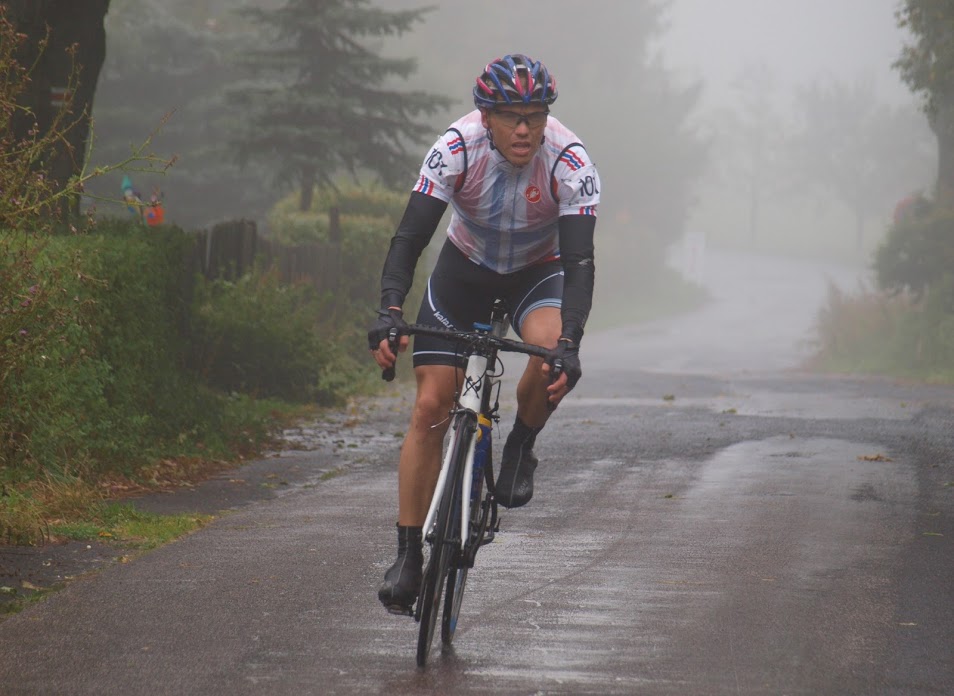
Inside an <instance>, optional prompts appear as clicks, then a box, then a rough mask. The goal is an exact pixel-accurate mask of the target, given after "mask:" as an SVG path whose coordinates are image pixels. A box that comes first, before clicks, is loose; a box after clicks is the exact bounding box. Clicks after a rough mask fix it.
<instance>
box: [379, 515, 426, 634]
mask: <svg viewBox="0 0 954 696" xmlns="http://www.w3.org/2000/svg"><path fill="white" fill-rule="evenodd" d="M397 530H398V555H397V560H395V561H394V564H393V565H392V566H391V567H390V568H388V570H387V572H386V573H385V574H384V584H383V585H381V588H380V589H379V590H378V599H379V600H381V604H383V605H384V608H385V609H387V610H388V611H389V612H391V613H392V614H403V615H406V616H410V615H411V614H413V613H414V602H415V600H417V593H418V592H419V591H420V589H421V577H422V575H423V570H422V569H423V565H424V549H423V544H422V541H421V528H420V527H402V526H400V525H398V528H397Z"/></svg>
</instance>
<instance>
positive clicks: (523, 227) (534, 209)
mask: <svg viewBox="0 0 954 696" xmlns="http://www.w3.org/2000/svg"><path fill="white" fill-rule="evenodd" d="M414 191H416V192H419V193H423V194H425V195H428V196H433V197H434V198H437V199H439V200H441V201H444V202H445V203H450V204H451V206H452V207H453V214H452V216H451V221H450V224H449V226H448V230H447V235H448V237H449V238H450V240H451V241H452V242H453V243H454V245H455V246H457V248H459V249H460V250H461V251H462V252H463V253H464V254H466V255H467V257H468V258H470V259H471V260H472V261H474V262H476V263H478V264H480V265H482V266H484V267H486V268H489V269H491V270H493V271H496V272H497V273H512V272H514V271H517V270H520V269H521V268H526V267H527V266H530V265H533V264H535V263H539V262H541V261H547V260H552V259H556V258H559V256H560V245H559V236H558V226H557V222H558V220H559V218H560V216H563V215H592V216H595V215H596V208H597V205H598V204H599V200H600V181H599V175H598V174H597V171H596V166H595V165H594V164H593V163H592V162H591V161H590V158H589V156H588V155H587V153H586V149H585V148H584V147H583V145H582V144H581V143H580V141H579V140H578V139H577V137H576V135H574V134H573V132H572V131H570V130H569V129H568V128H566V127H565V126H564V125H563V124H562V123H560V122H559V121H558V120H557V119H555V118H554V117H553V116H551V117H550V118H549V119H548V120H547V125H546V128H545V130H544V143H543V145H542V146H541V147H540V149H539V150H538V151H537V153H536V155H535V156H534V158H533V160H532V161H531V162H530V163H529V164H528V165H526V166H523V167H517V166H514V165H513V164H511V163H510V162H508V161H507V159H506V158H504V157H503V155H501V154H500V152H499V151H498V150H496V149H495V148H493V147H492V145H491V142H490V139H489V138H488V136H487V129H486V128H485V127H484V126H483V124H482V123H481V116H480V111H478V110H474V111H472V112H471V113H469V114H467V115H466V116H464V117H463V118H461V119H459V120H458V121H456V122H454V123H453V124H452V125H451V127H450V128H449V129H448V130H447V132H446V133H444V135H442V136H441V137H440V138H438V140H437V142H436V143H435V144H434V147H433V148H432V149H431V151H430V152H429V154H428V156H427V157H426V158H425V160H424V163H423V165H422V166H421V172H420V177H419V178H418V182H417V185H416V186H415V187H414Z"/></svg>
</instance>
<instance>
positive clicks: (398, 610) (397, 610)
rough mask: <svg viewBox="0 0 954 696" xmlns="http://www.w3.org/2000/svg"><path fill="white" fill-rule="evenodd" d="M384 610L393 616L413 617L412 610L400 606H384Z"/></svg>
mask: <svg viewBox="0 0 954 696" xmlns="http://www.w3.org/2000/svg"><path fill="white" fill-rule="evenodd" d="M384 608H385V609H387V610H388V613H389V614H394V615H395V616H414V609H412V608H411V607H404V606H401V605H400V604H385V605H384Z"/></svg>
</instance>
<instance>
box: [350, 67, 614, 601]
mask: <svg viewBox="0 0 954 696" xmlns="http://www.w3.org/2000/svg"><path fill="white" fill-rule="evenodd" d="M473 97H474V103H475V105H476V107H477V108H476V110H474V111H472V112H470V113H469V114H467V115H466V116H464V117H462V118H460V119H459V120H457V121H456V122H454V123H453V124H452V125H451V126H450V128H448V129H447V131H446V132H445V133H444V134H443V135H442V136H441V137H440V138H438V140H437V142H436V143H435V144H434V147H433V148H431V150H430V151H429V152H428V154H427V156H426V157H425V159H424V163H423V165H422V167H421V171H420V176H419V178H418V181H417V184H416V186H415V187H414V189H413V191H412V192H411V194H410V199H409V201H408V204H407V208H406V209H405V212H404V215H403V218H402V220H401V222H400V223H399V225H398V228H397V231H396V232H395V234H394V236H393V238H392V239H391V245H390V249H389V251H388V254H387V259H386V261H385V263H384V270H383V273H382V279H381V311H380V312H379V318H378V320H377V321H376V322H375V324H374V325H373V326H372V328H371V330H370V331H369V332H368V343H369V347H370V348H371V350H372V353H373V355H374V358H375V360H376V361H377V363H378V365H379V366H381V367H382V368H388V367H391V366H392V365H394V363H395V360H396V359H397V356H396V355H395V353H394V352H393V351H392V350H391V348H390V347H389V345H388V342H387V340H386V337H387V335H388V332H389V331H390V330H391V328H392V327H401V326H404V325H405V323H404V312H403V303H404V300H405V297H406V295H407V292H408V290H409V289H410V287H411V282H412V279H413V275H414V269H415V267H416V265H417V261H418V258H419V257H420V254H421V252H422V251H423V250H424V248H425V247H426V246H427V245H428V243H429V242H430V240H431V237H432V236H433V234H434V231H435V230H436V229H437V226H438V223H439V222H440V219H441V217H442V216H443V214H444V211H445V210H446V208H447V205H448V203H450V204H451V206H452V207H453V212H452V216H451V220H450V223H449V227H448V230H447V240H446V242H445V243H444V245H443V247H442V250H441V252H440V256H439V258H438V260H437V263H436V265H435V267H434V270H433V272H432V273H431V276H430V278H429V279H428V281H427V288H426V291H425V295H424V299H423V301H422V303H421V307H420V310H419V312H418V315H417V322H418V323H422V324H430V325H435V326H445V327H448V328H456V329H461V330H469V329H471V328H473V324H474V322H486V321H487V319H488V317H489V316H490V310H491V307H492V305H493V301H494V300H495V299H496V298H498V297H499V298H503V299H505V300H506V301H507V302H508V305H509V308H510V314H511V323H512V325H513V328H514V330H515V331H516V333H517V334H518V335H519V336H520V338H521V339H522V340H524V341H527V342H529V343H535V344H537V345H542V346H547V347H552V348H553V350H552V353H551V357H550V358H549V359H548V360H547V361H544V360H541V359H539V358H530V359H529V362H528V364H527V368H526V370H525V371H524V373H523V374H522V376H521V378H520V380H519V383H518V386H517V414H516V419H515V422H514V426H513V429H512V430H511V432H510V434H509V436H508V438H507V441H506V443H505V445H504V448H503V452H502V456H501V465H500V473H499V476H498V478H497V482H496V493H497V501H498V502H499V503H500V504H502V505H504V506H505V507H519V506H521V505H525V504H526V503H527V502H528V501H529V500H530V498H531V496H532V495H533V472H534V470H535V469H536V466H537V458H536V456H535V455H534V453H533V447H534V443H535V440H536V437H537V435H538V433H539V432H540V431H541V430H542V429H543V426H544V424H545V423H546V421H547V418H548V417H549V415H550V412H551V410H552V409H553V408H555V407H556V405H557V404H558V403H559V402H560V400H561V399H562V398H563V397H564V396H565V395H566V394H567V393H568V392H569V391H570V390H571V389H573V387H574V386H575V385H576V382H577V380H579V378H580V376H581V374H582V370H581V367H580V359H579V346H580V340H581V339H582V337H583V327H584V324H585V323H586V318H587V315H588V314H589V311H590V307H591V304H592V295H593V281H594V272H595V269H594V259H593V232H594V229H595V226H596V209H597V205H598V203H599V197H600V182H599V176H598V174H597V171H596V167H595V166H594V165H593V163H592V162H591V161H590V158H589V156H588V155H587V152H586V150H585V148H584V147H583V145H582V144H581V142H580V141H579V139H578V138H577V136H576V135H575V134H573V133H572V132H571V131H570V130H568V129H567V128H566V127H565V126H564V125H563V124H561V123H560V122H559V121H557V120H556V119H555V118H553V117H552V116H550V115H549V113H550V109H549V107H550V105H551V104H553V102H555V101H556V98H557V88H556V81H555V80H554V78H553V75H552V74H551V73H550V72H549V71H548V70H547V68H546V66H545V65H544V64H543V63H542V62H537V61H533V60H531V59H530V58H528V57H527V56H525V55H522V54H512V55H507V56H504V57H503V58H499V59H497V60H494V61H493V62H491V63H490V64H488V65H487V66H486V67H485V69H484V71H483V73H482V74H481V75H480V76H479V77H478V78H477V81H476V85H475V86H474V88H473ZM407 345H408V338H407V337H406V336H402V338H401V341H400V345H399V346H398V351H404V350H406V349H407ZM413 356H414V360H413V362H414V372H415V376H416V379H417V395H416V398H415V402H414V410H413V412H412V415H411V424H410V427H409V429H408V433H407V435H406V437H405V439H404V444H403V446H402V448H401V456H400V463H399V465H398V522H397V530H398V555H397V560H395V562H394V564H393V565H392V566H391V568H390V569H388V571H387V573H386V574H385V580H384V584H383V585H382V586H381V588H380V590H379V592H378V597H379V599H380V600H381V602H382V603H383V604H384V605H385V606H386V607H388V608H389V609H390V610H392V611H396V612H400V613H406V612H408V611H409V610H410V608H411V607H412V606H413V604H414V601H415V599H416V596H417V592H418V586H419V585H420V581H421V575H422V565H423V551H422V539H421V526H422V525H423V523H424V518H425V517H426V515H427V508H428V505H429V503H430V498H431V496H432V495H433V491H434V487H435V485H436V482H437V475H438V473H439V471H440V461H441V450H442V443H443V438H444V434H445V432H446V429H447V424H448V418H447V414H448V412H449V410H450V408H451V406H452V404H453V399H454V394H455V391H456V389H457V384H458V383H459V381H460V372H459V370H460V369H461V368H463V366H464V361H463V359H462V358H460V356H458V355H457V354H456V352H455V345H454V344H453V343H452V342H449V341H444V340H441V339H434V338H429V337H422V336H417V337H416V338H415V341H414V352H413ZM556 358H561V359H562V361H563V365H564V372H563V374H561V375H560V377H559V379H557V380H555V381H554V382H553V383H552V384H551V383H550V380H549V378H548V373H549V370H550V365H551V364H552V362H553V360H555V359H556Z"/></svg>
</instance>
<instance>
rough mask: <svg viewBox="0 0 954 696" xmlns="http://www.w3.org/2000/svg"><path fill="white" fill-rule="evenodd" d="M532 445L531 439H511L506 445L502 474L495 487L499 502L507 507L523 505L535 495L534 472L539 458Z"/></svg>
mask: <svg viewBox="0 0 954 696" xmlns="http://www.w3.org/2000/svg"><path fill="white" fill-rule="evenodd" d="M532 446H533V445H532V443H531V442H529V441H524V442H522V443H513V442H511V441H510V439H508V440H507V444H505V445H504V448H503V453H502V455H501V457H500V474H499V475H498V476H497V483H496V485H495V486H494V489H495V494H496V498H497V502H498V503H500V504H501V505H503V506H504V507H505V508H516V507H521V506H523V505H526V504H527V503H529V502H530V498H532V497H533V472H534V470H535V469H536V468H537V458H536V456H534V454H533V449H532Z"/></svg>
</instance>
